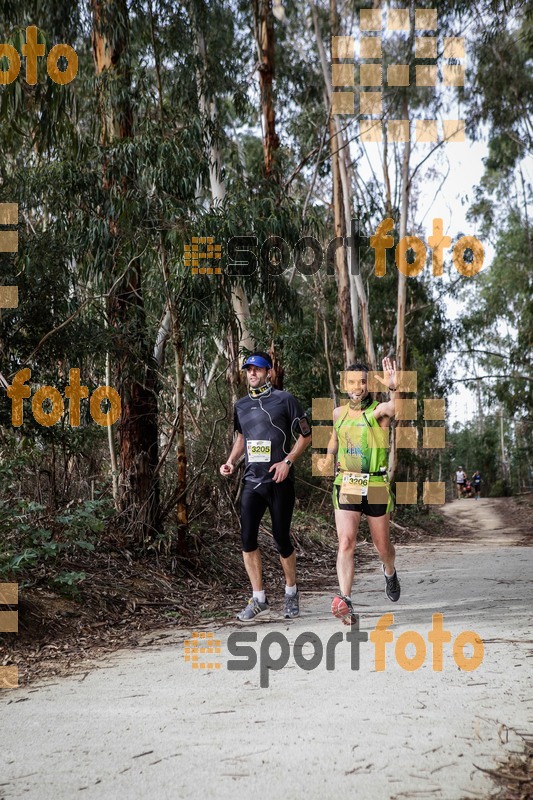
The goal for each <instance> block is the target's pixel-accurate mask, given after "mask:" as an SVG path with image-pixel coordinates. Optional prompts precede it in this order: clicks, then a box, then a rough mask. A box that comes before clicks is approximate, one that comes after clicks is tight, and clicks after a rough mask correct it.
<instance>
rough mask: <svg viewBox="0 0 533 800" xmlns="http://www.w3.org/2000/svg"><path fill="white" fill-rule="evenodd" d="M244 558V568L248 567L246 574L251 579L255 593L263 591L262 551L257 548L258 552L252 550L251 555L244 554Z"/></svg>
mask: <svg viewBox="0 0 533 800" xmlns="http://www.w3.org/2000/svg"><path fill="white" fill-rule="evenodd" d="M242 557H243V558H244V566H245V567H246V572H247V573H248V577H249V578H250V583H251V584H252V589H253V591H254V592H261V591H263V566H262V561H261V551H260V550H259V548H257V550H252V552H251V553H245V552H243V554H242Z"/></svg>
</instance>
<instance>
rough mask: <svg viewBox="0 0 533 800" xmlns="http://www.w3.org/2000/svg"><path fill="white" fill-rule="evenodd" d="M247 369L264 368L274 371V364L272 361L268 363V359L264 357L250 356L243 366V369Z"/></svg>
mask: <svg viewBox="0 0 533 800" xmlns="http://www.w3.org/2000/svg"><path fill="white" fill-rule="evenodd" d="M246 367H263V369H272V362H271V361H270V360H268V361H267V359H266V358H263V356H248V358H246V359H245V360H244V364H243V365H242V367H241V369H246Z"/></svg>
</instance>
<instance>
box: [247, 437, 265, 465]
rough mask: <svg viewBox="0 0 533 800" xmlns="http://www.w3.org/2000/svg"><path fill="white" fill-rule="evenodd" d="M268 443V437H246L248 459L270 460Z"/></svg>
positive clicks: (252, 461) (251, 460)
mask: <svg viewBox="0 0 533 800" xmlns="http://www.w3.org/2000/svg"><path fill="white" fill-rule="evenodd" d="M270 444H271V443H270V441H269V440H268V439H247V440H246V447H247V450H248V461H249V462H250V463H254V462H258V461H262V462H268V461H270Z"/></svg>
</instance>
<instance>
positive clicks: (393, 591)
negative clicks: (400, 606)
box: [381, 564, 401, 603]
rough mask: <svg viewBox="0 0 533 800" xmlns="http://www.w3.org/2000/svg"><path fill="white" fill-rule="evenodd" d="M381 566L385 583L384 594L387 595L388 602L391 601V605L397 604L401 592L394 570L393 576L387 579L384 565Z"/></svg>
mask: <svg viewBox="0 0 533 800" xmlns="http://www.w3.org/2000/svg"><path fill="white" fill-rule="evenodd" d="M381 566H382V567H383V575H384V576H385V583H386V586H385V594H386V595H387V597H388V598H389V600H392V602H393V603H397V602H398V600H399V599H400V592H401V588H400V581H399V580H398V574H397V572H396V570H394V575H393V576H392V577H391V578H389V577H387V575H385V564H382V565H381Z"/></svg>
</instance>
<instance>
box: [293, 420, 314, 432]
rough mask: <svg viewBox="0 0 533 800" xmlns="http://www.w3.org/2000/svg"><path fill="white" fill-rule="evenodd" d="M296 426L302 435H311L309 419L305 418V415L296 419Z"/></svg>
mask: <svg viewBox="0 0 533 800" xmlns="http://www.w3.org/2000/svg"><path fill="white" fill-rule="evenodd" d="M296 427H297V428H298V430H299V431H300V433H301V435H302V436H310V435H311V426H310V425H309V420H308V419H307V417H301V418H300V419H299V420H298V424H297V426H296Z"/></svg>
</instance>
